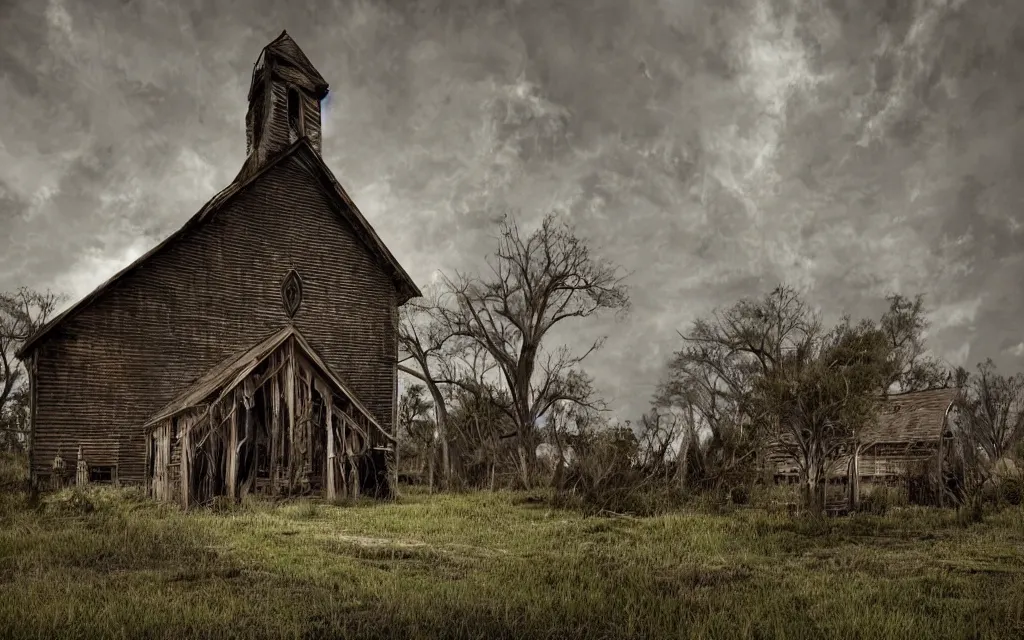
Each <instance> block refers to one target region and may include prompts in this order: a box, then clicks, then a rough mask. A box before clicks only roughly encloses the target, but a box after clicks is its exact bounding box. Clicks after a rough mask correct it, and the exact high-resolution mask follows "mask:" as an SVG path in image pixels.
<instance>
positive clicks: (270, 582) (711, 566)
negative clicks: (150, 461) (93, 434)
mask: <svg viewBox="0 0 1024 640" xmlns="http://www.w3.org/2000/svg"><path fill="white" fill-rule="evenodd" d="M87 495H88V496H89V503H90V504H92V505H94V508H93V509H92V510H91V511H89V510H87V508H83V507H82V506H81V505H79V506H76V504H77V503H76V501H75V500H74V499H73V496H72V494H69V493H65V494H63V495H58V496H51V497H49V498H46V499H44V502H43V504H42V505H41V506H40V507H39V508H37V509H31V510H30V509H27V508H26V507H24V506H22V505H20V504H17V500H16V499H15V498H12V497H10V496H8V498H7V500H6V502H5V503H4V504H3V505H2V511H0V513H2V517H3V520H2V524H0V633H2V634H3V636H4V637H11V638H110V637H116V638H176V639H182V638H193V637H210V638H323V637H358V638H677V637H688V638H865V639H867V638H870V639H877V638H1024V512H1022V511H1021V509H1020V508H1016V509H1014V510H1010V511H1004V512H1002V513H1000V514H997V515H992V516H990V517H989V518H988V519H987V520H986V522H985V523H983V524H979V525H972V526H970V527H966V528H965V527H961V526H958V525H957V523H956V517H955V514H954V513H952V512H938V511H927V510H903V511H900V512H897V513H894V514H891V515H889V516H886V517H884V518H882V517H869V516H855V517H852V518H841V519H833V520H828V521H825V523H824V524H820V523H819V524H815V523H814V522H813V521H807V520H795V519H791V518H789V517H788V516H786V515H785V514H769V513H766V512H765V511H761V510H757V509H741V510H736V511H734V512H732V513H729V514H722V515H704V514H697V513H680V514H676V515H669V516H661V517H655V518H649V519H626V518H613V519H605V518H584V517H582V516H580V515H577V514H575V513H573V512H566V511H559V510H553V509H550V508H549V507H546V506H544V505H536V504H524V501H523V500H522V498H521V496H517V495H516V494H509V493H496V494H491V493H478V494H469V495H444V496H423V495H411V496H406V497H403V499H402V500H401V501H400V502H398V503H391V504H358V505H354V506H347V507H338V506H334V505H327V504H318V503H313V502H302V503H292V504H287V505H282V506H272V505H267V504H264V505H258V504H251V505H245V506H241V507H237V508H233V509H230V510H226V511H219V512H216V511H211V510H206V511H195V512H191V513H187V514H185V513H182V512H180V511H178V510H177V509H175V508H173V507H169V506H165V505H157V504H154V503H151V502H149V501H147V500H144V499H142V498H141V497H140V496H139V494H137V493H133V492H132V491H130V490H122V491H115V490H106V491H102V490H95V491H92V492H90V493H89V494H87ZM83 504H84V503H83ZM86 506H88V505H86Z"/></svg>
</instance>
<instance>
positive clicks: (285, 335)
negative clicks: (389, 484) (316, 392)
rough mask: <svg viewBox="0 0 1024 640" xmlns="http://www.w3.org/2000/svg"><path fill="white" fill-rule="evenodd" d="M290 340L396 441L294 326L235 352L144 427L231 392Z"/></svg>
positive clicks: (376, 424) (285, 327)
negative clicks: (224, 392) (220, 394)
mask: <svg viewBox="0 0 1024 640" xmlns="http://www.w3.org/2000/svg"><path fill="white" fill-rule="evenodd" d="M289 338H293V339H294V340H295V344H296V346H297V347H298V350H299V351H300V352H301V353H302V355H303V356H305V357H306V358H307V359H308V360H310V361H311V362H312V363H313V365H314V366H316V367H317V368H318V369H320V370H321V372H322V373H323V374H324V375H325V376H326V377H327V378H328V380H330V382H331V384H333V385H334V386H335V388H336V390H338V391H340V392H341V393H343V394H344V395H345V396H346V397H347V398H348V399H349V400H350V401H351V402H352V405H353V406H354V407H355V408H356V410H357V411H359V413H361V414H363V416H364V417H365V418H366V419H367V420H368V421H369V423H370V424H372V425H373V426H375V427H376V428H377V429H378V430H380V431H381V432H382V433H383V434H384V435H386V436H387V437H389V438H392V439H393V436H392V435H391V434H389V433H388V432H387V431H386V430H385V429H384V428H383V427H381V426H380V423H379V422H377V420H376V418H374V417H373V414H372V413H371V412H370V410H369V409H367V408H366V405H364V404H363V403H362V401H360V400H359V397H358V396H357V395H356V394H355V393H354V392H353V391H352V389H351V387H349V386H348V384H346V383H345V381H344V380H342V377H341V376H340V375H339V374H338V373H337V372H335V371H334V370H333V369H331V367H330V366H329V365H328V364H327V363H326V362H325V361H324V359H323V358H321V357H320V354H318V353H317V351H316V349H314V348H313V347H312V346H311V345H310V344H309V342H308V341H307V340H306V338H305V337H304V336H303V335H302V333H300V332H299V330H298V329H297V328H295V326H294V325H291V324H289V325H286V326H284V327H282V328H281V329H279V330H277V331H275V332H274V333H272V334H270V335H269V336H267V337H266V338H264V339H263V340H260V341H259V342H257V343H256V344H254V345H253V346H251V347H249V348H248V349H244V350H242V351H240V352H237V353H234V354H232V355H230V356H228V357H227V358H225V359H224V360H221V361H220V362H219V363H217V364H216V365H214V366H213V367H211V368H210V369H209V370H207V372H206V373H204V374H203V375H201V376H199V377H198V378H196V380H195V381H194V382H192V383H191V384H190V385H188V386H187V387H186V388H185V389H184V390H183V391H182V392H181V393H179V394H178V395H177V396H175V398H174V399H173V400H171V401H170V402H169V403H167V404H166V405H165V406H164V407H163V408H162V409H160V410H159V411H157V412H156V413H154V414H153V416H152V417H151V418H149V420H147V421H146V423H145V424H144V425H143V428H146V429H148V428H150V427H152V426H153V425H155V424H156V423H158V422H160V421H161V420H166V419H167V418H170V417H172V416H175V415H177V414H179V413H181V412H182V411H185V410H187V409H189V408H190V407H194V406H197V405H200V404H203V403H204V401H205V400H206V399H207V398H209V397H210V396H211V395H212V394H214V393H216V392H217V391H218V390H221V389H226V390H229V389H233V388H235V387H236V386H238V385H239V384H240V383H241V382H242V381H243V380H245V378H246V377H248V375H249V374H250V373H252V371H253V370H254V369H255V368H256V367H258V366H259V365H260V364H261V363H262V362H263V361H265V360H266V359H267V358H268V357H270V355H271V354H273V353H274V352H275V351H277V349H278V348H280V347H281V346H282V345H283V344H285V342H286V341H287V340H288V339H289Z"/></svg>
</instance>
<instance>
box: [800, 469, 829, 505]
mask: <svg viewBox="0 0 1024 640" xmlns="http://www.w3.org/2000/svg"><path fill="white" fill-rule="evenodd" d="M823 475H824V474H822V473H821V469H820V468H819V467H818V465H817V464H811V465H808V469H807V476H806V479H805V482H804V507H805V508H806V509H807V512H808V513H810V514H811V515H813V516H815V517H817V516H821V515H822V514H824V512H825V484H824V480H825V479H824V478H823V477H822V476H823Z"/></svg>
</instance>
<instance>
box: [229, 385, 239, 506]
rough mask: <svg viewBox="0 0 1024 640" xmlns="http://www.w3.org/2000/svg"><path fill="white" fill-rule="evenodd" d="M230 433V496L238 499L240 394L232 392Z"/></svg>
mask: <svg viewBox="0 0 1024 640" xmlns="http://www.w3.org/2000/svg"><path fill="white" fill-rule="evenodd" d="M230 429H231V430H230V432H229V433H228V447H227V454H228V460H227V462H228V477H227V488H228V497H229V498H231V499H232V500H237V499H238V394H237V393H233V394H231V426H230Z"/></svg>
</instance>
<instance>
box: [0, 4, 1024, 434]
mask: <svg viewBox="0 0 1024 640" xmlns="http://www.w3.org/2000/svg"><path fill="white" fill-rule="evenodd" d="M292 4H295V5H296V6H299V5H301V6H302V7H303V8H302V9H297V10H289V9H288V8H287V7H288V6H289V5H292ZM211 6H216V7H217V9H211V8H209V7H211ZM282 29H287V30H288V32H289V33H290V34H291V35H292V36H293V37H294V38H295V39H296V41H297V42H298V43H299V45H300V46H301V47H302V48H303V49H304V50H305V52H306V53H307V55H308V56H309V58H310V59H311V60H312V61H313V63H314V64H315V65H316V66H317V68H318V69H319V70H320V72H321V74H322V75H323V76H324V77H325V78H326V79H327V81H328V82H329V83H330V84H331V94H330V96H329V99H328V101H327V103H326V107H325V112H326V115H325V138H324V156H325V158H326V160H327V162H328V164H329V165H330V166H331V167H332V169H333V170H334V172H335V174H336V175H337V176H338V178H339V180H341V182H342V183H343V184H344V185H345V186H346V188H347V189H348V190H349V192H350V193H351V194H352V196H353V198H354V199H355V201H356V202H357V203H358V204H359V206H360V208H361V209H362V210H363V212H364V213H365V214H366V216H367V218H368V219H369V220H370V222H371V223H372V224H373V225H374V226H375V227H376V229H377V230H378V232H379V233H380V235H381V236H382V238H383V239H384V241H385V242H386V243H387V244H388V245H389V246H390V247H391V249H392V251H393V252H394V253H395V254H396V256H398V258H399V260H400V261H401V262H402V263H403V264H404V266H405V267H406V269H407V270H408V271H409V272H410V273H411V274H412V276H413V277H414V278H415V279H416V280H417V281H418V282H420V283H424V284H425V283H427V282H429V281H430V280H431V278H432V276H433V274H434V273H435V272H436V271H437V270H445V271H450V270H452V269H456V268H459V269H467V268H469V269H471V268H475V267H476V265H478V264H479V261H480V258H481V257H482V247H485V246H487V243H488V242H489V240H488V236H489V235H490V234H491V233H492V228H491V227H490V220H492V219H493V218H494V214H495V213H496V212H498V211H500V210H503V209H512V210H515V211H517V212H518V215H519V219H520V221H521V224H523V225H524V226H526V227H531V226H532V225H533V224H535V223H536V221H537V220H539V218H540V217H541V216H542V215H543V214H544V213H545V212H548V211H552V210H558V211H562V212H565V213H566V214H567V215H569V216H571V218H572V219H573V220H574V221H575V223H576V225H577V227H578V229H579V230H580V232H581V234H583V235H584V236H586V237H587V238H588V239H589V240H590V241H591V243H592V244H593V246H594V247H595V248H596V249H597V250H598V251H599V252H600V253H602V254H603V255H605V256H607V257H608V258H611V259H613V260H615V261H617V262H618V263H619V264H621V265H622V266H623V268H624V269H625V270H628V271H629V272H630V273H631V275H630V277H629V280H628V282H629V284H630V286H631V295H632V298H633V310H632V313H631V315H630V316H629V317H628V318H626V319H625V320H618V321H616V320H614V319H606V320H600V321H597V322H591V323H588V324H585V325H580V326H578V327H574V328H573V331H572V334H571V335H570V336H569V339H570V340H574V341H575V340H578V341H581V343H582V341H583V340H584V339H586V338H588V337H590V338H592V337H595V336H598V335H608V341H607V343H606V347H605V349H604V350H603V351H602V352H599V353H597V354H595V355H594V356H592V359H591V360H589V361H588V362H589V364H588V369H589V371H590V372H591V373H592V374H593V375H594V376H595V377H596V378H597V381H598V383H599V385H600V387H601V388H602V390H603V391H604V392H605V394H606V395H607V396H608V397H610V398H611V399H612V401H613V406H615V407H616V408H617V409H618V410H619V411H620V412H621V413H622V414H623V415H624V416H635V415H637V414H638V413H639V412H640V411H642V410H643V409H644V407H645V404H646V401H647V399H648V398H649V397H650V394H651V392H652V391H653V389H654V386H655V384H656V383H657V380H658V378H659V376H660V373H661V371H662V367H663V365H664V362H665V360H666V358H667V357H668V355H669V354H670V352H671V351H672V350H673V349H674V348H676V347H677V338H676V334H675V331H676V329H683V328H685V327H686V325H687V323H688V322H690V321H691V320H692V319H693V318H694V317H695V316H696V315H699V314H704V313H706V312H708V311H709V310H711V309H712V308H713V307H715V306H716V305H722V304H728V303H730V302H732V301H734V300H736V299H737V298H739V297H740V296H744V295H757V294H760V293H763V292H764V291H766V290H768V289H770V288H771V287H772V286H774V284H776V283H777V282H779V281H786V282H789V283H792V284H794V285H796V286H798V287H800V288H802V289H804V290H805V291H806V294H807V296H808V298H809V299H810V300H811V301H812V302H813V303H814V304H816V305H819V306H820V307H821V309H822V310H823V311H824V312H825V313H826V314H829V315H833V316H834V315H837V314H839V313H842V312H848V313H851V314H852V315H854V316H855V317H856V316H864V315H872V316H874V315H877V313H878V312H879V311H880V308H881V307H880V301H881V300H882V298H883V296H884V295H885V294H886V293H887V292H890V291H898V292H902V293H906V294H915V293H918V292H920V293H924V294H925V295H926V297H927V301H928V304H929V306H930V308H931V309H932V310H933V315H932V321H933V327H932V332H931V335H930V344H931V346H932V348H933V349H934V351H935V352H936V353H937V354H938V355H939V356H941V357H943V358H946V359H948V360H949V361H950V362H953V363H956V364H967V365H969V366H973V364H974V363H976V362H978V361H979V360H982V359H984V358H986V357H992V358H993V359H995V360H996V362H997V363H998V364H999V366H1000V368H1004V369H1006V370H1007V371H1011V370H1012V371H1016V370H1018V369H1020V368H1022V367H1021V365H1022V364H1024V298H1022V296H1021V293H1022V290H1024V284H1022V283H1024V202H1022V197H1024V180H1021V176H1022V174H1024V128H1022V125H1021V118H1020V114H1021V112H1022V109H1024V2H1020V1H1019V0H973V1H972V0H714V1H712V0H648V1H645V2H624V1H623V0H579V1H577V2H568V1H554V0H493V1H487V0H479V1H470V0H460V1H452V2H444V1H441V0H424V1H420V2H416V1H414V0H401V1H399V0H395V1H394V2H391V3H387V2H380V1H375V2H370V1H365V2H358V1H347V0H336V1H334V2H329V1H321V2H302V3H290V2H287V3H286V2H268V1H262V2H243V1H242V0H235V1H227V0H225V1H218V2H216V3H213V2H208V1H207V0H173V1H172V0H166V1H164V2H161V1H157V0H116V1H114V0H89V2H85V1H84V0H80V1H77V2H76V1H73V0H49V1H47V0H0V114H2V117H0V229H2V233H0V290H3V289H9V288H12V287H16V286H19V285H29V286H33V287H40V288H45V287H50V288H53V289H56V290H59V291H64V292H66V293H68V294H69V295H70V296H72V297H74V298H77V297H79V296H81V295H83V294H85V293H87V292H88V291H89V290H91V289H92V288H93V287H95V286H96V285H97V284H99V283H100V282H102V281H103V280H104V279H106V278H107V277H108V276H110V275H111V274H113V273H114V272H115V271H117V270H118V269H120V268H121V267H123V266H125V265H126V264H127V263H129V262H130V261H131V260H133V259H134V258H136V257H138V256H139V255H141V254H142V253H143V252H144V251H146V250H147V249H149V248H150V247H151V246H153V245H155V244H156V243H157V242H159V241H160V240H161V239H162V238H163V237H164V236H166V235H167V234H169V233H171V232H172V231H173V230H174V229H176V228H177V227H178V226H180V225H181V224H183V223H184V222H185V220H186V219H188V218H189V217H190V216H191V215H192V214H193V213H194V212H195V211H196V210H197V209H198V208H199V207H200V206H201V205H202V204H203V203H204V202H205V201H206V200H208V199H209V198H210V197H211V196H212V195H213V194H214V193H215V192H217V191H218V190H220V189H221V188H222V187H224V186H225V185H226V184H227V183H228V181H229V180H231V179H232V178H233V177H234V175H235V174H236V173H237V171H238V169H239V168H240V166H241V163H242V161H243V159H244V154H245V133H244V117H245V111H246V102H245V99H246V91H247V88H248V81H249V75H250V73H251V69H252V64H253V62H254V61H255V59H256V57H257V55H258V54H259V51H260V49H261V48H262V46H263V45H265V44H266V43H267V42H269V41H270V40H272V39H273V38H274V37H276V36H277V35H278V34H279V33H280V32H281V30H282ZM1015 69H1016V71H1015Z"/></svg>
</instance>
